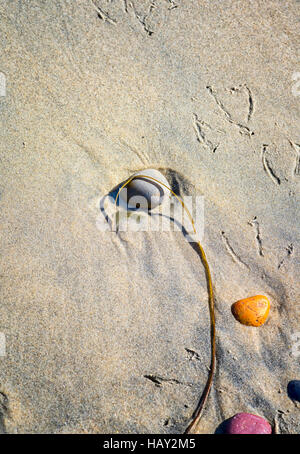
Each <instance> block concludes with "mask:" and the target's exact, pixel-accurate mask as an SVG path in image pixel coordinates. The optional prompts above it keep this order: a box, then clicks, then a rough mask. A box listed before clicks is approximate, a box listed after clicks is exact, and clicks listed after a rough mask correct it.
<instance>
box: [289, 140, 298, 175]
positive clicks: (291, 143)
mask: <svg viewBox="0 0 300 454" xmlns="http://www.w3.org/2000/svg"><path fill="white" fill-rule="evenodd" d="M289 143H290V145H291V147H292V148H293V150H294V151H295V153H296V161H295V167H294V172H293V173H294V176H296V177H299V176H300V144H299V143H295V142H293V141H292V140H290V139H289Z"/></svg>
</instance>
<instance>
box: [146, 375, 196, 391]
mask: <svg viewBox="0 0 300 454" xmlns="http://www.w3.org/2000/svg"><path fill="white" fill-rule="evenodd" d="M144 378H146V379H147V380H150V381H151V382H152V383H154V385H155V386H156V387H157V388H160V387H161V386H162V385H163V384H165V383H166V384H169V385H183V386H193V384H192V383H189V382H182V381H179V380H177V379H176V378H165V377H160V376H159V375H152V374H149V375H144Z"/></svg>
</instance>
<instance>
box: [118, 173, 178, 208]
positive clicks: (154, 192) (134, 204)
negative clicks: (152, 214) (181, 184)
mask: <svg viewBox="0 0 300 454" xmlns="http://www.w3.org/2000/svg"><path fill="white" fill-rule="evenodd" d="M138 175H141V178H135V179H134V180H132V181H131V182H130V183H129V184H128V186H126V188H124V189H127V193H126V191H124V189H123V190H122V191H121V192H120V197H121V198H122V199H123V201H125V202H128V207H129V208H131V209H134V208H142V209H145V210H151V209H153V208H156V207H157V206H158V205H160V204H161V203H162V202H163V199H164V197H165V195H166V194H167V193H168V192H169V191H168V189H166V188H165V187H164V186H162V185H160V184H159V183H158V182H156V181H153V180H151V179H150V178H149V179H148V180H147V179H146V178H144V177H143V176H149V177H152V178H155V179H156V180H158V181H160V182H161V183H163V184H165V185H166V186H168V187H170V185H169V182H168V180H167V179H166V178H165V177H164V176H163V175H162V173H160V172H159V171H158V170H155V169H146V170H141V171H140V172H136V173H135V174H134V176H138Z"/></svg>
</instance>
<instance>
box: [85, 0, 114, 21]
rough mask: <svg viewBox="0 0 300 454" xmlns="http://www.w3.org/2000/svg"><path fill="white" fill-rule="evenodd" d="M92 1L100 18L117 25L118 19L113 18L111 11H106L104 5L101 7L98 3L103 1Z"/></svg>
mask: <svg viewBox="0 0 300 454" xmlns="http://www.w3.org/2000/svg"><path fill="white" fill-rule="evenodd" d="M90 1H91V3H92V5H93V7H94V8H95V10H96V11H97V13H98V17H99V19H101V20H103V21H104V22H108V23H109V24H113V25H115V24H116V23H117V21H116V20H115V19H113V18H112V17H110V15H109V13H108V12H107V11H105V10H104V9H103V7H101V6H100V5H99V4H98V3H101V2H97V3H96V2H95V1H94V0H90ZM102 3H103V2H102Z"/></svg>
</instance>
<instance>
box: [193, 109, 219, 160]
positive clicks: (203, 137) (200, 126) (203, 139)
mask: <svg viewBox="0 0 300 454" xmlns="http://www.w3.org/2000/svg"><path fill="white" fill-rule="evenodd" d="M193 126H194V130H195V134H196V138H197V141H198V142H199V143H202V144H204V145H205V146H206V147H207V148H208V149H209V150H210V151H212V152H213V153H215V152H216V150H217V149H218V147H219V145H220V143H218V144H215V143H213V142H211V141H210V140H209V139H208V138H207V134H206V131H205V130H206V129H209V130H212V127H211V126H210V125H209V124H208V123H205V122H204V121H203V120H200V119H199V118H198V116H197V114H195V113H194V121H193Z"/></svg>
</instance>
